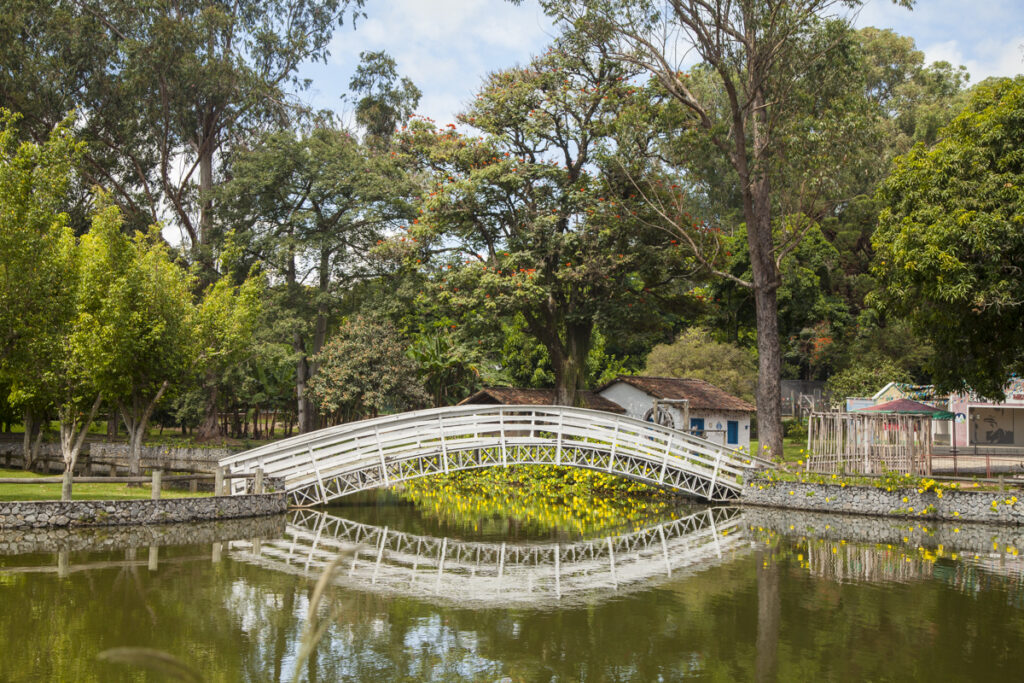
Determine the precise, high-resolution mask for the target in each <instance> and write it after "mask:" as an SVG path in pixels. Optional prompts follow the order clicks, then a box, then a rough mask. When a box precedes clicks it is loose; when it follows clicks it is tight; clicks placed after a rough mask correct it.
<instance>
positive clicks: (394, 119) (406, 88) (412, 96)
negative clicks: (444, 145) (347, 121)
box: [348, 51, 423, 140]
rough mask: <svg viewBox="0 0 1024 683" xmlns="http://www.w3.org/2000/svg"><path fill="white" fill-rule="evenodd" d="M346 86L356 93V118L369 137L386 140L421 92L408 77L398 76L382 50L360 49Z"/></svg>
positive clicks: (417, 100)
mask: <svg viewBox="0 0 1024 683" xmlns="http://www.w3.org/2000/svg"><path fill="white" fill-rule="evenodd" d="M359 60H360V62H359V66H357V67H356V71H355V74H353V75H352V80H351V81H349V84H348V87H349V89H350V90H351V91H352V92H353V93H354V94H355V95H356V96H361V97H359V100H358V102H357V103H356V122H357V123H358V124H359V125H360V126H363V128H365V129H366V132H367V134H368V135H370V136H371V137H372V138H380V139H383V140H387V139H389V138H390V137H391V134H392V132H395V131H396V129H397V127H398V126H399V125H400V124H403V123H404V122H405V119H407V118H409V116H410V115H411V114H412V113H413V112H414V111H416V106H417V105H418V104H419V102H420V97H422V96H423V93H422V92H420V89H419V88H417V87H416V85H415V84H414V83H413V82H412V81H411V80H409V79H408V78H399V76H398V69H397V68H396V64H395V60H394V58H392V57H391V56H390V55H388V54H387V53H386V52H383V51H381V52H360V53H359Z"/></svg>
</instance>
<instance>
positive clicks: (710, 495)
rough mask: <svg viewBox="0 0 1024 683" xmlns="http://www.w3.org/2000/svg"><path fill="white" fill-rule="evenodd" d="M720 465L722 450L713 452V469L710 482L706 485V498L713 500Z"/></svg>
mask: <svg viewBox="0 0 1024 683" xmlns="http://www.w3.org/2000/svg"><path fill="white" fill-rule="evenodd" d="M721 465H722V450H721V449H719V450H718V452H717V453H715V469H714V470H712V471H711V483H710V484H709V485H708V500H714V499H715V498H714V495H715V482H717V481H718V468H719V467H720V466H721Z"/></svg>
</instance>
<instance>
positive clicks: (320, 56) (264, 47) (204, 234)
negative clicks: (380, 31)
mask: <svg viewBox="0 0 1024 683" xmlns="http://www.w3.org/2000/svg"><path fill="white" fill-rule="evenodd" d="M361 6H362V0H314V1H312V2H307V1H305V0H236V1H235V2H232V3H224V2H218V1H216V0H186V1H185V2H174V3H167V2H162V1H159V0H147V1H145V2H136V1H134V0H132V1H129V0H54V2H26V1H25V0H3V2H2V3H0V12H2V13H3V16H4V18H5V21H4V27H3V34H0V35H2V36H3V38H4V40H2V42H0V62H2V63H4V64H5V66H7V67H8V68H5V69H3V70H2V72H0V106H7V107H10V108H14V109H20V110H24V111H25V114H26V120H27V123H28V124H29V125H27V126H26V130H27V131H28V132H29V133H31V134H33V135H34V136H36V137H37V139H38V138H39V137H40V136H44V135H45V134H46V132H47V131H49V130H50V129H51V128H52V127H53V125H54V124H55V123H56V122H57V121H60V120H61V119H63V118H64V117H65V116H66V115H67V113H68V112H69V111H71V110H72V109H75V108H77V109H78V110H79V112H80V125H79V128H80V130H79V131H78V133H79V137H80V138H81V139H82V140H84V141H85V142H86V143H88V152H87V153H86V155H85V157H84V163H83V164H81V165H80V170H81V172H82V174H83V177H84V178H85V180H86V182H87V183H88V184H97V185H102V186H104V187H107V188H108V189H109V190H110V191H111V192H113V193H114V197H115V199H116V201H117V202H118V204H119V205H120V206H121V207H122V209H123V210H124V211H125V213H126V215H127V216H129V217H130V218H131V219H132V220H131V223H130V224H131V225H133V226H134V227H143V226H146V225H149V224H151V223H153V222H155V221H156V220H157V219H158V218H160V217H162V216H165V215H168V214H169V215H170V216H172V217H173V223H174V225H175V226H176V227H178V228H179V229H180V230H181V232H182V236H183V238H184V239H185V241H186V242H187V243H188V245H189V246H190V248H191V251H192V256H193V258H194V259H199V260H202V262H203V263H204V265H205V267H206V269H207V270H209V269H212V267H213V263H214V254H212V253H211V251H212V250H213V249H214V247H215V246H216V245H215V244H214V242H215V239H214V237H215V235H214V222H213V219H214V216H213V205H212V202H213V194H212V190H213V188H214V187H215V186H216V185H217V184H218V183H219V182H220V181H221V180H222V176H221V174H220V172H219V169H218V156H219V155H220V154H221V152H222V151H223V150H224V149H229V148H230V147H231V146H233V145H234V144H235V143H236V142H237V141H238V140H240V139H241V140H244V139H246V138H248V137H249V136H251V135H252V134H254V133H255V132H257V131H259V130H261V129H264V128H265V127H266V126H267V125H269V124H273V123H277V124H280V123H282V122H284V121H288V120H290V118H291V115H292V112H293V111H294V110H295V108H296V105H297V104H298V103H297V101H296V100H295V99H294V93H295V92H296V91H297V90H301V89H302V88H304V87H305V86H306V85H308V83H307V82H306V81H303V80H301V79H299V78H298V76H297V69H298V67H299V65H300V64H301V63H302V62H305V61H308V60H314V61H317V60H320V61H323V60H325V59H326V58H327V55H328V44H329V42H330V40H331V37H332V35H333V31H334V28H335V27H336V26H338V25H340V24H341V22H342V20H343V19H344V18H346V17H347V16H348V13H349V12H350V10H351V12H352V13H353V16H352V18H353V19H354V18H355V14H356V13H357V11H358V8H360V7H361Z"/></svg>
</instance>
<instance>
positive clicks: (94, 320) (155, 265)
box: [76, 208, 197, 474]
mask: <svg viewBox="0 0 1024 683" xmlns="http://www.w3.org/2000/svg"><path fill="white" fill-rule="evenodd" d="M107 211H111V212H114V213H112V214H111V215H110V216H108V218H107V220H102V221H95V222H94V223H93V226H92V229H91V230H90V231H89V233H88V234H86V235H84V236H83V237H82V240H81V246H80V251H81V286H80V295H79V301H78V322H77V325H78V326H79V328H80V330H81V333H80V335H79V336H78V340H77V343H76V350H77V353H79V354H80V357H81V364H82V366H83V367H85V368H87V370H88V373H89V375H90V376H91V377H92V379H93V381H94V382H95V385H96V388H97V389H99V390H100V391H101V392H102V393H103V396H104V397H105V398H106V399H107V400H109V401H111V402H112V403H114V404H115V405H116V406H117V407H118V410H119V412H120V415H121V419H122V420H123V421H124V425H125V427H126V428H127V430H128V439H129V469H130V471H131V473H132V474H139V473H140V472H141V469H140V468H141V465H140V463H141V448H142V442H143V440H144V438H145V436H146V429H147V427H148V425H149V420H150V417H151V416H152V415H153V410H154V409H155V408H156V405H157V403H158V402H159V401H160V399H161V398H163V396H164V395H165V394H166V392H167V390H168V388H169V387H170V386H171V384H172V383H174V382H177V381H179V380H180V379H182V378H183V377H185V376H186V375H187V374H188V373H189V372H190V371H191V370H192V368H193V365H194V363H195V357H196V353H197V349H196V343H195V342H196V340H195V337H194V335H193V325H194V306H193V304H192V295H191V289H192V287H193V285H194V282H193V279H192V278H191V277H190V276H189V275H188V273H187V272H186V271H185V270H183V269H182V268H181V266H180V265H178V264H177V263H175V262H174V261H172V260H171V258H170V253H169V251H168V249H167V248H166V246H165V245H164V243H163V241H162V240H161V238H160V235H159V232H158V231H157V230H156V228H154V229H152V230H151V231H150V232H149V233H141V232H137V233H135V235H134V236H131V237H130V236H128V235H125V234H124V233H123V232H122V230H121V220H120V214H119V212H117V210H116V209H113V208H108V209H107Z"/></svg>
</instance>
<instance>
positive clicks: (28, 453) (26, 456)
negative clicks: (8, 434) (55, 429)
mask: <svg viewBox="0 0 1024 683" xmlns="http://www.w3.org/2000/svg"><path fill="white" fill-rule="evenodd" d="M22 424H23V425H24V427H25V434H24V436H23V437H22V441H21V468H22V469H23V470H25V471H26V472H28V471H31V470H32V466H33V465H34V464H35V457H34V455H35V454H34V452H33V449H32V441H33V439H35V438H36V436H37V435H38V434H39V428H40V424H39V422H38V421H37V420H36V419H35V416H34V415H33V414H32V411H31V410H25V417H24V419H23V420H22Z"/></svg>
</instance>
